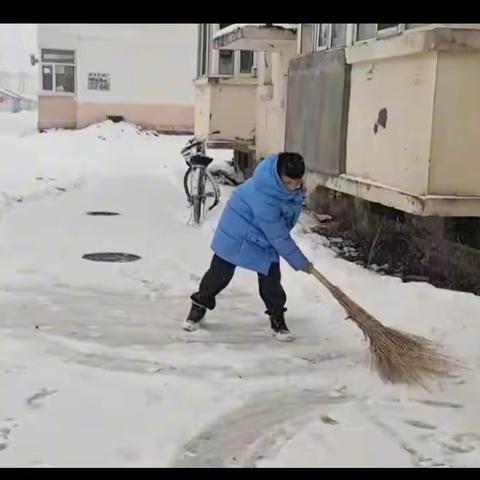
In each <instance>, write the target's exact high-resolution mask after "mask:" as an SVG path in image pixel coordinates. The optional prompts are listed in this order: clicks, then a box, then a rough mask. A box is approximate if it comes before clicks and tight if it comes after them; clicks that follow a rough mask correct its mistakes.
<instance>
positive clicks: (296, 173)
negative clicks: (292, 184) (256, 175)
mask: <svg viewBox="0 0 480 480" xmlns="http://www.w3.org/2000/svg"><path fill="white" fill-rule="evenodd" d="M277 172H278V175H279V176H280V177H281V176H282V175H285V176H286V177H289V178H294V179H297V178H302V177H303V175H304V174H305V163H304V161H303V157H302V156H301V155H300V154H299V153H289V152H283V153H279V154H278V161H277Z"/></svg>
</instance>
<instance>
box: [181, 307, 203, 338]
mask: <svg viewBox="0 0 480 480" xmlns="http://www.w3.org/2000/svg"><path fill="white" fill-rule="evenodd" d="M206 313H207V309H206V308H205V307H202V306H201V305H199V304H198V303H193V302H192V306H191V308H190V313H189V314H188V317H187V319H186V320H185V322H184V323H183V329H184V330H187V331H188V332H192V331H193V330H196V329H197V328H198V327H199V326H200V322H201V321H202V320H203V318H204V317H205V314H206Z"/></svg>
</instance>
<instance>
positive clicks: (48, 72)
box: [42, 65, 53, 91]
mask: <svg viewBox="0 0 480 480" xmlns="http://www.w3.org/2000/svg"><path fill="white" fill-rule="evenodd" d="M42 86H43V90H48V91H52V90H53V67H52V65H43V66H42Z"/></svg>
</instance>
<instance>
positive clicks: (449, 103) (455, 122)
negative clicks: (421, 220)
mask: <svg viewBox="0 0 480 480" xmlns="http://www.w3.org/2000/svg"><path fill="white" fill-rule="evenodd" d="M478 79H480V51H479V50H476V51H466V52H461V51H460V52H448V51H441V52H439V54H438V70H437V83H436V93H435V107H434V117H433V132H432V161H431V164H430V175H429V189H428V190H429V192H428V193H429V194H431V195H476V196H480V162H479V156H480V87H479V82H478Z"/></svg>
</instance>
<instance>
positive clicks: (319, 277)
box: [311, 267, 337, 291]
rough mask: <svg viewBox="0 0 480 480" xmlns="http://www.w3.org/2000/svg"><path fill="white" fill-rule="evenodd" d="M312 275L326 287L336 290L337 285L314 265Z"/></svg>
mask: <svg viewBox="0 0 480 480" xmlns="http://www.w3.org/2000/svg"><path fill="white" fill-rule="evenodd" d="M311 273H312V275H313V276H314V277H315V278H316V279H317V280H318V281H319V282H320V283H321V284H322V285H323V286H325V287H327V288H328V289H329V290H330V291H331V290H335V289H336V288H337V287H336V286H335V285H334V284H333V283H331V282H330V281H328V279H327V278H326V277H324V276H323V275H322V274H321V273H320V272H319V271H318V270H317V269H316V268H315V267H312V272H311Z"/></svg>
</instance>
